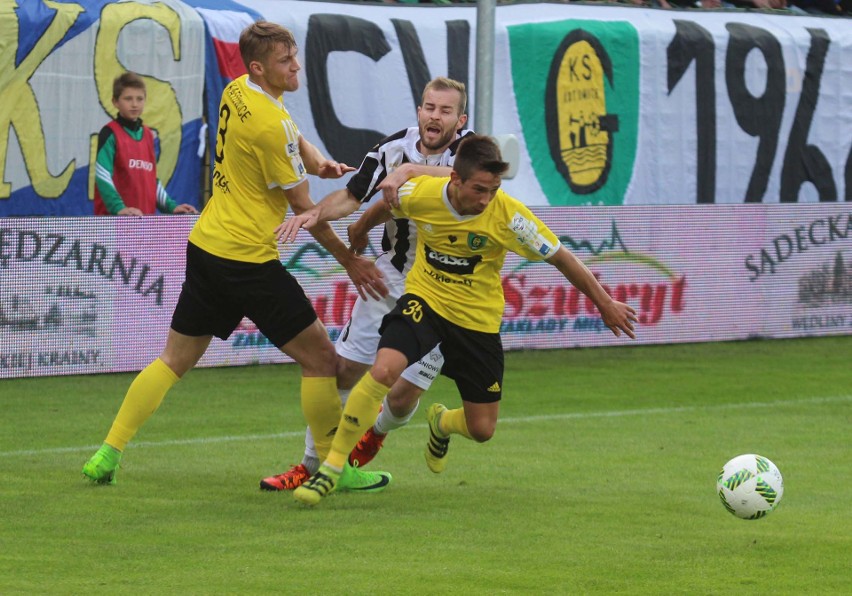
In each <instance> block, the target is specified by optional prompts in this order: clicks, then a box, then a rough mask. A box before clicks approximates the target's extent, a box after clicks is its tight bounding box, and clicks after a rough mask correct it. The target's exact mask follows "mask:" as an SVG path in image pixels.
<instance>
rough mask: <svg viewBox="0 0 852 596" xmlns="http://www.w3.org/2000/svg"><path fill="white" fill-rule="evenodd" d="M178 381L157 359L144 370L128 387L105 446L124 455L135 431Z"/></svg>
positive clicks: (173, 373) (178, 378)
mask: <svg viewBox="0 0 852 596" xmlns="http://www.w3.org/2000/svg"><path fill="white" fill-rule="evenodd" d="M178 381H180V377H179V376H177V375H176V374H175V372H174V371H173V370H172V369H170V368H169V367H168V366H167V365H166V363H165V362H163V361H162V360H160V359H159V358H157V359H156V360H154V361H153V362H152V363H151V364H149V365H148V366H147V367H145V368H144V369H143V370H142V372H140V373H139V374H138V375H136V378H135V379H133V382H132V383H131V384H130V388H129V389H128V390H127V394H126V395H125V396H124V401H123V402H122V404H121V408H119V410H118V414H116V416H115V421H113V423H112V428H110V429H109V434H108V435H107V438H106V441H105V443H106V444H107V445H110V446H111V447H115V448H116V449H118V450H119V451H124V448H125V447H127V444H128V443H129V442H130V440H131V439H132V438H133V437H134V436H135V435H136V431H138V430H139V429H140V428H141V427H142V425H143V424H145V421H146V420H148V418H150V417H151V414H153V413H154V412H156V411H157V408H159V407H160V404H161V403H162V401H163V398H164V397H165V396H166V393H167V392H168V391H169V389H171V388H172V385H174V384H175V383H177V382H178Z"/></svg>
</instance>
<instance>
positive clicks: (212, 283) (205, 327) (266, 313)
mask: <svg viewBox="0 0 852 596" xmlns="http://www.w3.org/2000/svg"><path fill="white" fill-rule="evenodd" d="M243 317H248V318H249V319H251V320H252V321H253V322H254V324H255V325H257V328H258V330H259V331H260V332H261V333H263V335H265V336H266V338H267V339H268V340H269V341H270V342H271V343H272V344H273V345H274V346H276V347H278V348H280V347H281V346H283V345H284V344H286V343H287V342H289V341H290V340H291V339H293V338H294V337H296V336H297V335H298V334H299V333H301V332H302V331H304V330H305V329H306V328H307V327H309V326H310V325H311V324H312V323H313V322H314V321H315V320H316V318H317V314H316V312H315V311H314V307H313V306H312V305H311V302H310V300H308V297H307V296H306V295H305V291H304V290H303V289H302V286H300V285H299V282H297V281H296V279H295V278H294V277H293V276H292V275H290V272H289V271H287V269H285V268H284V265H282V264H281V262H280V261H278V260H275V261H267V262H265V263H246V262H243V261H232V260H230V259H223V258H221V257H217V256H215V255H212V254H210V253H209V252H207V251H205V250H202V249H200V248H198V247H197V246H195V245H194V244H192V243H187V246H186V279H185V280H184V282H183V286H182V287H181V291H180V296H179V297H178V301H177V306H175V312H174V314H173V315H172V329H174V330H175V331H177V332H178V333H182V334H183V335H189V336H191V337H199V336H202V335H215V336H216V337H218V338H220V339H228V337H229V336H230V335H231V332H232V331H233V330H234V329H236V328H237V325H239V324H240V321H242V320H243Z"/></svg>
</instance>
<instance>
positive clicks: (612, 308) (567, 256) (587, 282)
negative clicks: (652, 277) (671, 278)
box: [547, 246, 638, 339]
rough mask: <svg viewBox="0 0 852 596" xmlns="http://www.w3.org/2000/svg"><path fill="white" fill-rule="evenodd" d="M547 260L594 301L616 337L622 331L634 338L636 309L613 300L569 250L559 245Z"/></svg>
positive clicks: (605, 323) (605, 322) (619, 335)
mask: <svg viewBox="0 0 852 596" xmlns="http://www.w3.org/2000/svg"><path fill="white" fill-rule="evenodd" d="M547 262H548V263H550V264H551V265H553V266H554V267H556V268H557V269H559V271H560V273H562V275H564V276H565V279H567V280H568V281H570V282H571V283H572V284H573V285H574V286H575V287H576V288H577V289H578V290H580V291H581V292H583V294H585V295H586V296H588V297H589V299H590V300H591V301H592V302H594V304H595V306H597V307H598V310H599V311H600V313H601V318H602V319H603V322H604V325H606V326H607V327H609V329H610V331H612V332H613V333H614V334H615V336H616V337H621V332H622V331H623V332H624V333H626V334H627V335H628V336H629V337H630V338H632V339H636V332H635V329H634V325H635V323H636V322H637V320H638V318H637V317H636V310H635V309H634V308H633V307H632V306H630V305H628V304H624V303H623V302H618V301H616V300H613V299H612V297H611V296H610V295H609V294H607V293H606V290H604V289H603V286H601V284H600V283H599V282H598V280H597V279H596V278H595V276H594V275H593V274H592V272H591V271H589V268H588V267H586V265H584V264H583V262H582V261H581V260H580V259H578V258H577V257H576V256H575V255H574V254H573V253H572V252H571V251H570V250H568V249H567V248H565V247H564V246H560V247H559V250H558V251H556V254H555V255H553V256H552V257H550V258H549V259H548V260H547Z"/></svg>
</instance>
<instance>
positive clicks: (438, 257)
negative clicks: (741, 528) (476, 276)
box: [423, 244, 482, 275]
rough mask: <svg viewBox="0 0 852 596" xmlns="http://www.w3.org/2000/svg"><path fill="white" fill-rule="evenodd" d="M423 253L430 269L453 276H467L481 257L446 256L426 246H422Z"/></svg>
mask: <svg viewBox="0 0 852 596" xmlns="http://www.w3.org/2000/svg"><path fill="white" fill-rule="evenodd" d="M423 252H424V254H425V256H426V262H427V263H429V264H430V265H431V266H432V267H434V268H435V269H438V270H439V271H444V272H446V273H451V274H454V275H469V274H471V273H473V270H474V269H476V266H477V265H478V264H479V263H480V262H481V261H482V255H475V256H469V257H460V256H456V255H448V254H446V253H442V252H440V251H437V250H435V249H433V248H431V247H430V246H429V245H427V244H424V245H423Z"/></svg>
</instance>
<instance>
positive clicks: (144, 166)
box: [95, 72, 198, 215]
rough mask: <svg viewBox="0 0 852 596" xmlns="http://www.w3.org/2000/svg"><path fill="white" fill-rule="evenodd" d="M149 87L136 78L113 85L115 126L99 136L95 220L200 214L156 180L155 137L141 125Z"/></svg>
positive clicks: (132, 75) (127, 75) (127, 76)
mask: <svg viewBox="0 0 852 596" xmlns="http://www.w3.org/2000/svg"><path fill="white" fill-rule="evenodd" d="M146 95H147V94H146V92H145V81H143V80H142V77H140V76H139V75H137V74H136V73H133V72H126V73H124V74H123V75H121V76H119V77H117V78H116V79H115V81H113V84H112V105H114V106H115V107H116V109H117V110H118V115H117V116H116V117H115V120H113V121H111V122H110V123H109V124H107V125H106V126H104V127H103V128H102V129H101V132H100V134H99V135H98V154H97V159H96V164H95V215H153V214H154V213H155V212H156V211H160V212H161V213H198V211H197V210H196V208H195V207H193V206H192V205H190V204H188V203H184V204H182V205H178V204H177V203H176V202H175V201H174V200H172V198H171V197H169V195H168V193H167V192H166V189H165V188H164V187H163V185H162V184H160V181H159V180H158V179H157V157H156V155H155V153H154V134H153V133H152V132H151V129H150V128H148V127H147V126H145V125H144V124H142V118H141V116H142V110H144V109H145V99H146Z"/></svg>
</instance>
